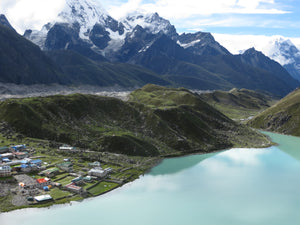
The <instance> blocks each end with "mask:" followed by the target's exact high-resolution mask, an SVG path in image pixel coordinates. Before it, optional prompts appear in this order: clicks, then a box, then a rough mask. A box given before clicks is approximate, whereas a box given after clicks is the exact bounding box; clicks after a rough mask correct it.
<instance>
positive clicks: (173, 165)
mask: <svg viewBox="0 0 300 225" xmlns="http://www.w3.org/2000/svg"><path fill="white" fill-rule="evenodd" d="M216 154H217V153H209V154H202V155H189V156H183V157H180V158H170V159H168V160H165V161H164V163H161V164H159V165H158V166H156V167H155V168H153V169H152V170H151V175H164V174H172V173H178V172H180V171H183V170H185V169H188V168H190V167H193V166H195V165H197V164H198V163H200V162H201V161H203V160H205V159H208V158H210V157H213V156H214V155H216Z"/></svg>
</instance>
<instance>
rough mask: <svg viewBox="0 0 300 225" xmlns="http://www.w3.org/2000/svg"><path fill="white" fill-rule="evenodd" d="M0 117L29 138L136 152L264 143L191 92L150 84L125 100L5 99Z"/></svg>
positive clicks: (84, 97) (89, 97) (77, 97)
mask: <svg viewBox="0 0 300 225" xmlns="http://www.w3.org/2000/svg"><path fill="white" fill-rule="evenodd" d="M152 99H154V101H153V100H152ZM0 121H3V122H6V123H8V124H9V125H10V126H11V127H12V128H13V129H14V130H16V131H17V132H19V133H21V134H23V135H25V136H29V137H34V138H41V139H47V140H52V141H56V142H63V143H67V144H71V145H76V146H79V147H82V148H89V149H91V150H94V151H108V152H114V153H123V154H128V155H140V156H155V155H169V154H182V153H187V152H209V151H214V150H217V149H225V148H229V147H232V146H257V147H258V146H264V145H265V144H266V143H267V140H266V139H265V137H264V136H263V135H261V134H258V133H256V132H254V131H252V130H251V129H249V128H246V127H244V126H240V125H238V124H237V123H235V122H234V121H232V120H230V119H229V118H227V117H226V116H224V115H223V114H222V113H220V112H219V111H217V110H215V109H214V108H213V107H211V106H210V105H208V104H206V103H205V102H203V101H202V100H201V99H200V98H199V97H198V96H197V95H195V94H192V93H191V92H189V91H187V90H185V89H168V88H163V87H159V86H154V85H147V86H145V87H144V88H142V89H139V90H137V91H135V92H133V93H132V94H131V96H130V101H129V102H123V101H121V100H118V99H115V98H108V97H100V96H94V95H82V94H74V95H69V96H61V95H57V96H50V97H38V98H25V99H9V100H6V101H3V102H1V103H0Z"/></svg>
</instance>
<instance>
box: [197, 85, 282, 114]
mask: <svg viewBox="0 0 300 225" xmlns="http://www.w3.org/2000/svg"><path fill="white" fill-rule="evenodd" d="M200 97H201V98H202V99H203V100H204V101H205V102H207V103H209V104H210V105H212V106H213V107H215V108H217V109H218V110H219V111H220V112H222V113H224V114H225V115H226V116H228V117H230V118H231V119H241V120H245V119H247V118H249V117H250V116H253V115H255V114H257V113H259V112H260V111H262V110H265V109H267V108H269V107H270V105H272V104H273V103H274V102H275V101H276V100H277V99H276V98H275V97H273V96H270V95H269V94H267V93H261V92H255V91H252V90H247V89H237V88H234V89H232V90H230V91H228V92H227V91H214V92H210V93H201V94H200Z"/></svg>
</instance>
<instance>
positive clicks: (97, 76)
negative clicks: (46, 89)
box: [47, 50, 170, 88]
mask: <svg viewBox="0 0 300 225" xmlns="http://www.w3.org/2000/svg"><path fill="white" fill-rule="evenodd" d="M47 55H48V56H49V57H50V58H51V59H52V60H53V61H54V62H55V63H56V64H57V65H59V66H60V67H61V68H62V70H63V72H64V74H65V76H66V77H67V78H68V79H69V80H71V81H72V83H73V84H89V85H98V86H103V87H107V86H122V87H130V88H132V87H140V86H144V85H145V84H148V83H152V84H158V85H165V86H166V85H170V83H169V82H167V81H165V80H164V79H162V78H160V77H159V76H158V75H157V74H155V73H153V72H152V71H149V70H147V69H145V68H142V67H140V66H136V65H130V64H123V63H108V62H95V61H93V60H90V59H89V58H86V57H84V56H82V55H80V54H78V53H76V52H74V51H71V50H57V51H48V52H47Z"/></svg>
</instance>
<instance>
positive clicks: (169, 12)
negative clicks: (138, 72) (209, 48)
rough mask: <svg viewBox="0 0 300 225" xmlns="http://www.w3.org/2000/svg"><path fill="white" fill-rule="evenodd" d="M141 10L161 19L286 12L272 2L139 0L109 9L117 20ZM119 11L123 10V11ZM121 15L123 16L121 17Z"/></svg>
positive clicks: (245, 0) (258, 0) (263, 0)
mask: <svg viewBox="0 0 300 225" xmlns="http://www.w3.org/2000/svg"><path fill="white" fill-rule="evenodd" d="M137 8H142V9H144V10H147V11H150V12H158V13H159V14H161V15H162V16H163V17H166V18H169V19H172V18H175V19H176V18H188V17H191V16H195V15H212V14H227V13H234V14H284V13H287V12H286V11H283V10H280V9H278V8H276V4H275V2H274V1H273V0H209V1H207V0H185V1H184V2H183V1H182V0H157V1H155V3H143V1H141V0H129V1H128V2H127V3H124V4H122V5H121V6H114V7H111V8H110V10H109V11H110V13H111V14H112V15H113V16H114V17H116V18H118V17H122V16H124V13H125V12H126V11H128V10H131V11H132V10H134V9H137ZM121 9H124V10H123V11H122V10H121ZM122 14H123V15H122Z"/></svg>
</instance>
